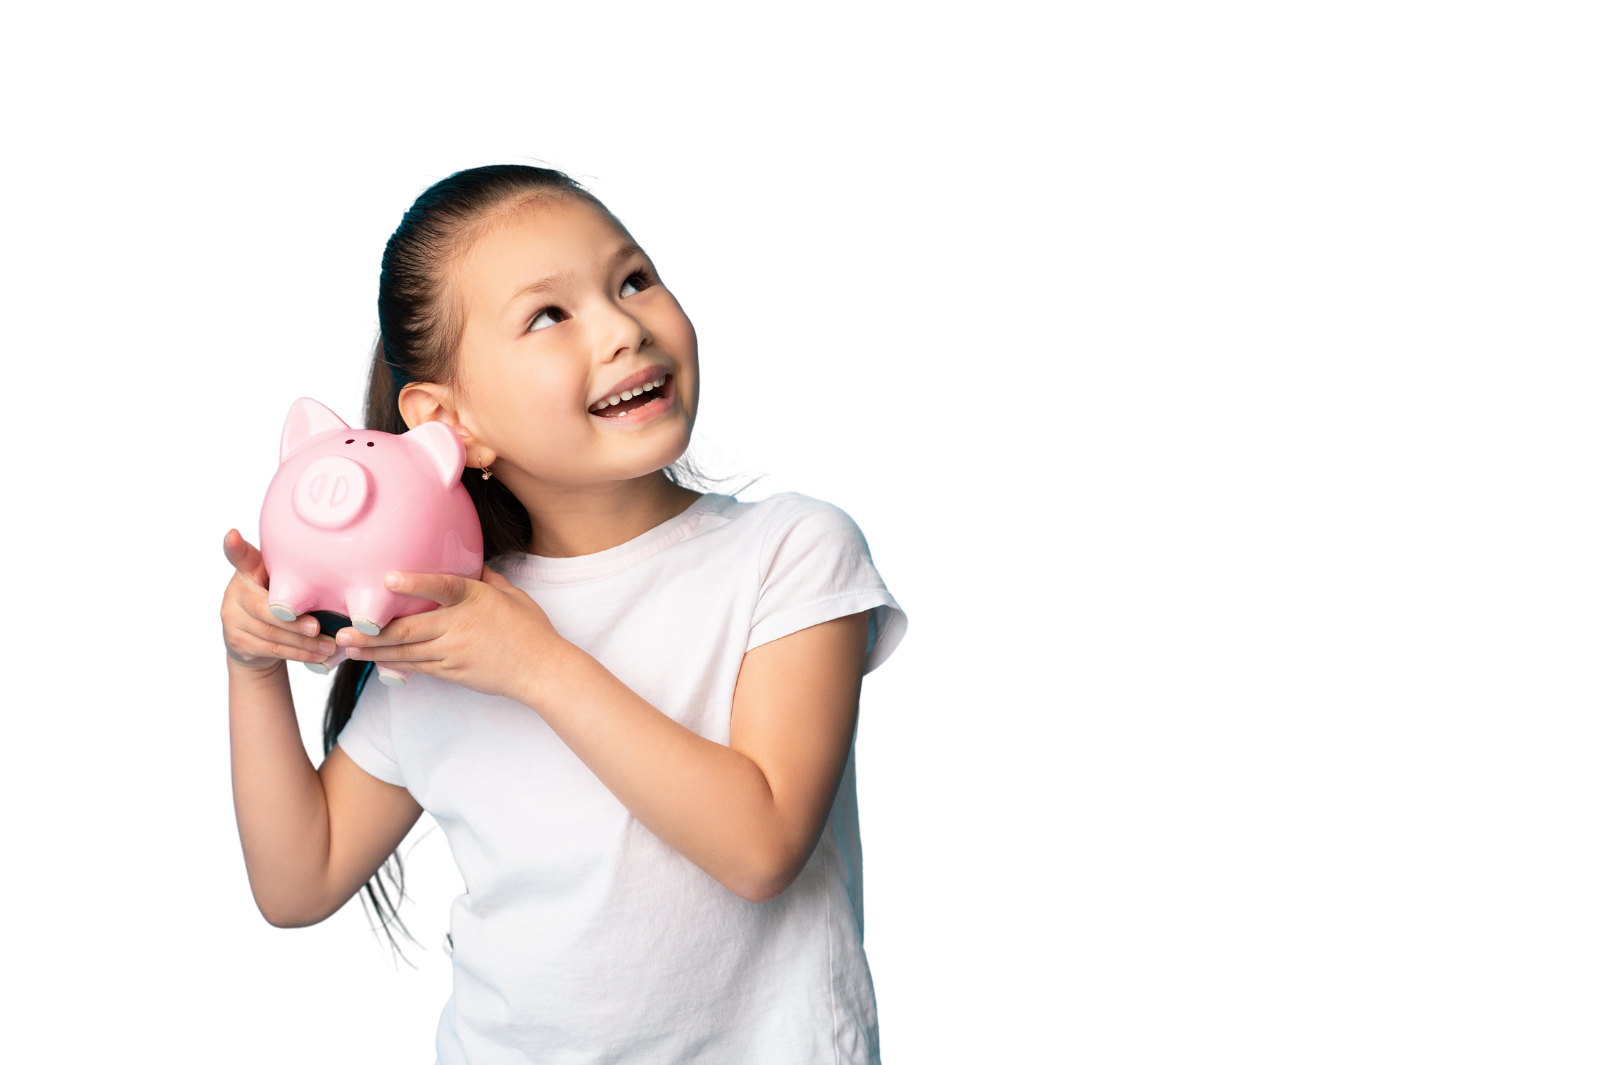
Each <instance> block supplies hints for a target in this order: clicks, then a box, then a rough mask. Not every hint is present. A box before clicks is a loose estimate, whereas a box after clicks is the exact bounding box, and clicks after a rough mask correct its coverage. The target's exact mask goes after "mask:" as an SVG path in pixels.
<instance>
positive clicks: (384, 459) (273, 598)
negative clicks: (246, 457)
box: [261, 399, 483, 687]
mask: <svg viewBox="0 0 1600 1065" xmlns="http://www.w3.org/2000/svg"><path fill="white" fill-rule="evenodd" d="M466 459H467V456H466V452H465V451H464V450H463V449H462V447H461V441H460V439H459V438H458V437H457V436H456V434H455V431H454V430H452V429H451V428H450V427H449V426H447V425H444V424H443V423H440V422H427V423H425V424H423V425H419V426H417V427H416V428H415V429H413V430H411V431H410V432H409V433H405V434H402V435H400V436H395V435H393V434H391V433H380V432H375V431H373V430H370V429H352V428H350V427H349V426H348V425H346V424H345V423H344V421H343V420H342V419H340V417H339V416H338V415H337V414H335V413H333V411H331V410H329V409H328V408H327V407H324V406H323V405H322V404H320V403H318V402H317V401H316V400H313V399H297V400H295V403H294V406H292V407H290V408H289V417H288V420H287V421H285V422H284V423H283V442H282V444H281V446H280V448H279V452H278V472H277V473H276V474H275V475H274V476H273V478H272V484H271V485H270V486H268V488H267V499H266V502H264V503H263V504H262V505H261V557H262V560H263V561H264V562H265V563H266V567H267V573H268V574H269V576H270V583H269V584H268V586H267V602H268V604H269V608H270V609H271V611H272V614H273V616H274V617H276V618H278V619H280V620H282V621H293V620H295V619H296V618H298V617H299V616H300V615H301V614H306V613H311V614H315V615H316V616H317V618H318V621H319V622H320V623H321V624H322V629H323V631H324V632H326V633H328V634H329V635H332V634H333V632H334V631H335V630H336V628H337V627H339V626H341V625H342V624H344V623H345V619H346V618H348V619H349V622H348V623H349V624H351V625H354V626H355V627H356V628H357V629H358V630H359V631H361V632H364V633H366V634H367V635H369V636H375V635H377V633H378V630H379V629H381V628H383V627H384V626H385V625H387V624H388V623H389V621H390V620H391V619H392V618H401V617H406V616H407V615H410V614H422V613H425V612H427V611H429V610H435V609H437V608H438V605H439V604H437V603H435V602H433V600H431V599H416V598H413V597H411V596H407V595H397V594H396V593H394V592H391V591H389V590H388V589H387V588H385V587H384V586H383V578H384V575H385V574H387V573H389V572H390V571H391V570H411V571H413V572H417V573H453V574H455V575H457V576H459V577H470V578H474V579H476V578H477V576H478V574H479V571H480V569H481V567H482V566H483V530H482V528H481V527H480V526H479V525H478V512H477V510H476V509H474V508H473V505H472V497H471V496H469V495H468V494H467V490H466V488H465V487H464V486H463V485H462V484H461V470H462V467H463V466H465V464H466ZM330 615H331V616H330ZM343 658H344V652H343V651H342V650H340V651H337V652H335V654H334V656H333V657H332V658H330V659H329V660H328V662H327V664H326V665H317V664H315V663H307V664H308V665H309V666H310V668H311V669H313V670H315V671H316V672H318V673H326V672H327V671H328V670H329V668H331V667H332V666H334V665H336V664H337V663H338V662H339V661H342V660H343ZM407 676H409V674H406V673H402V672H399V671H397V670H390V669H384V668H382V667H379V669H378V679H379V680H381V681H382V682H383V683H385V684H388V685H390V686H391V687H398V686H400V685H402V684H404V683H405V682H406V678H407Z"/></svg>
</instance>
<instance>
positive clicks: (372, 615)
mask: <svg viewBox="0 0 1600 1065" xmlns="http://www.w3.org/2000/svg"><path fill="white" fill-rule="evenodd" d="M399 600H400V596H398V595H395V594H394V593H393V592H391V591H389V589H387V588H354V589H351V590H350V591H349V592H348V593H346V595H345V613H346V614H349V615H350V624H351V625H354V626H355V630H356V631H357V632H359V633H362V634H363V635H366V636H376V635H378V631H379V630H380V629H382V628H383V627H384V626H385V625H387V624H389V621H390V619H391V618H393V617H394V612H395V610H396V609H398V607H399Z"/></svg>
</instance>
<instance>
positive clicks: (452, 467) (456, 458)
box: [400, 422, 467, 488]
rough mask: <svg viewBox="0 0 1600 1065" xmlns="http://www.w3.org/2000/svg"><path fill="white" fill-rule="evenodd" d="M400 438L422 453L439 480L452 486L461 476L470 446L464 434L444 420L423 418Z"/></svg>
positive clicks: (447, 486)
mask: <svg viewBox="0 0 1600 1065" xmlns="http://www.w3.org/2000/svg"><path fill="white" fill-rule="evenodd" d="M400 442H401V443H403V444H405V445H406V446H407V447H409V448H411V450H412V451H413V452H414V453H415V454H416V455H418V456H419V457H421V458H422V459H423V460H424V461H425V462H426V463H427V465H428V466H429V468H431V469H433V470H434V471H435V472H436V473H437V474H438V476H439V483H440V484H441V485H443V486H444V487H445V488H449V487H450V486H451V485H453V484H455V483H456V482H457V481H459V480H461V471H462V470H463V469H465V468H466V465H467V450H466V448H464V447H462V446H461V438H460V437H459V436H457V435H456V431H455V430H454V429H452V428H450V427H449V426H448V425H446V424H445V423H444V422H423V423H422V424H421V425H419V426H417V427H416V428H415V429H413V430H411V431H410V432H409V433H405V434H403V435H402V436H401V437H400Z"/></svg>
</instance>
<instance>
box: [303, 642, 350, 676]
mask: <svg viewBox="0 0 1600 1065" xmlns="http://www.w3.org/2000/svg"><path fill="white" fill-rule="evenodd" d="M347 657H349V656H348V655H346V654H345V653H344V648H343V647H340V648H339V649H337V650H336V651H334V652H333V654H331V655H329V656H328V660H327V661H326V662H307V663H306V668H307V669H309V670H310V671H311V672H313V673H320V674H322V675H323V676H327V675H328V674H329V673H332V672H333V670H334V667H335V666H337V665H338V664H339V663H340V662H343V661H344V660H345V659H346V658H347Z"/></svg>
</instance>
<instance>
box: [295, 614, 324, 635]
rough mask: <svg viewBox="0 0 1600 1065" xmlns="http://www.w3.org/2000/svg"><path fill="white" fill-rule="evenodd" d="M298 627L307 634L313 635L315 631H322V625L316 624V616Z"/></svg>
mask: <svg viewBox="0 0 1600 1065" xmlns="http://www.w3.org/2000/svg"><path fill="white" fill-rule="evenodd" d="M300 627H301V628H302V629H304V630H305V634H306V635H307V636H315V635H316V634H317V633H319V632H321V631H322V626H321V625H319V624H317V619H316V618H312V619H311V620H310V621H307V622H306V623H305V624H303V625H301V626H300Z"/></svg>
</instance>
